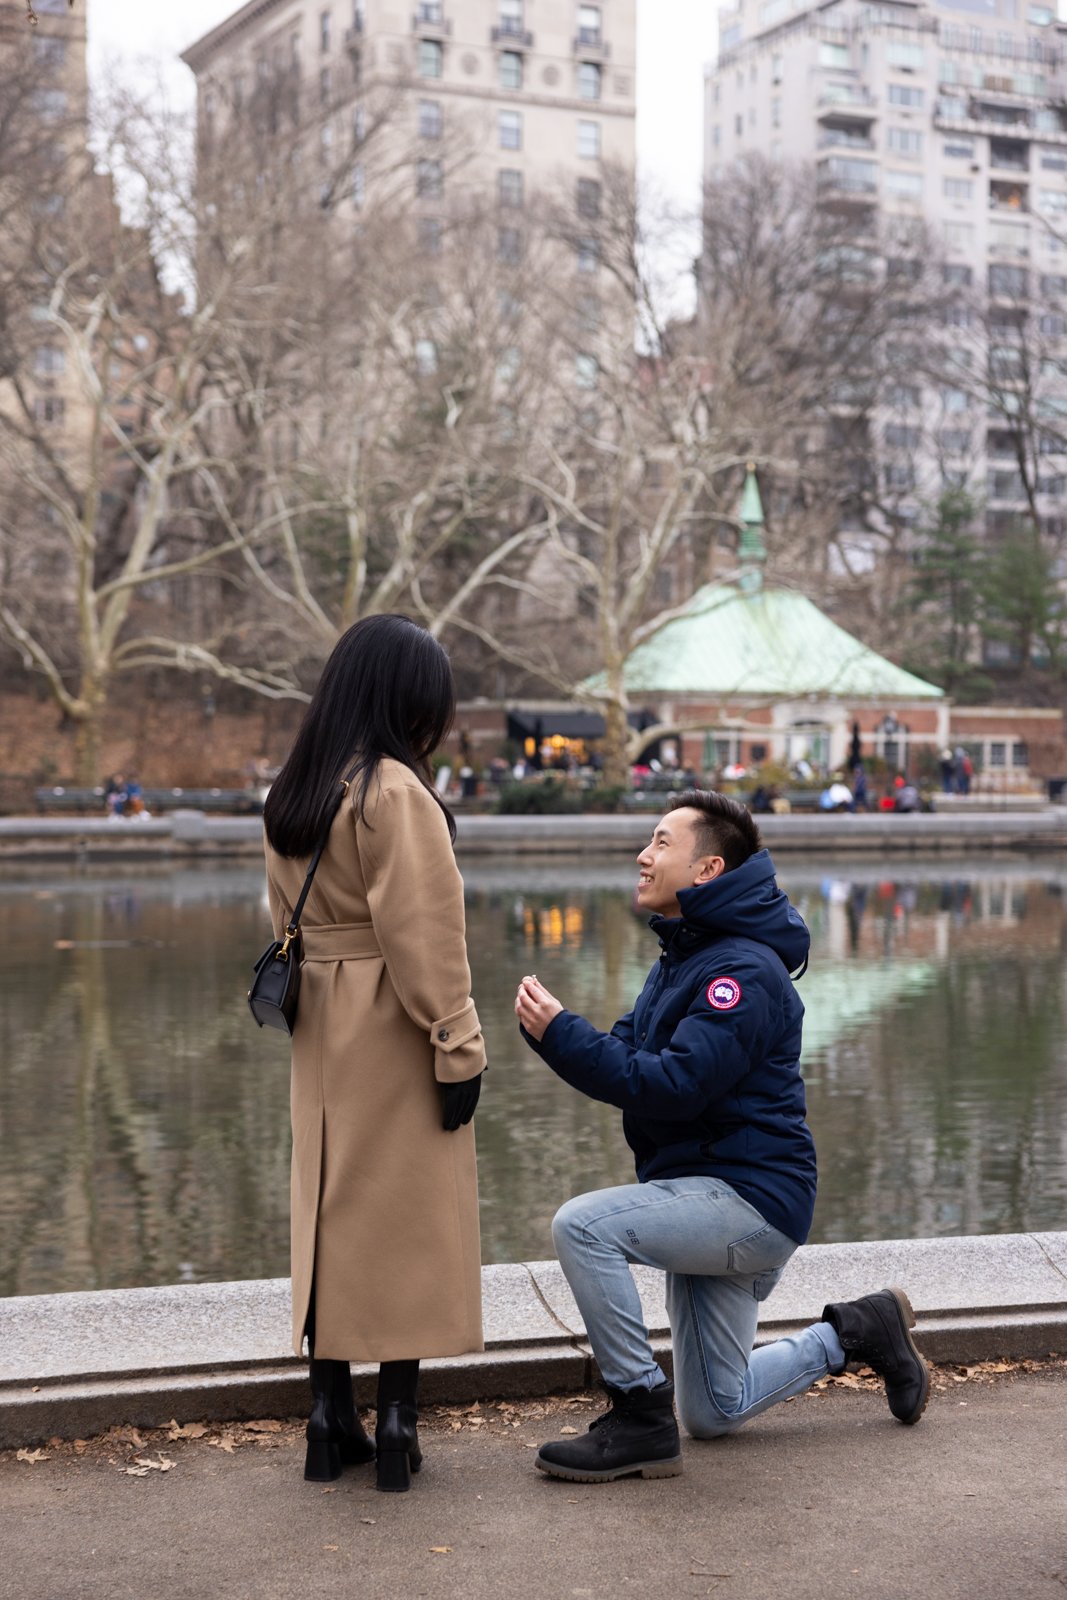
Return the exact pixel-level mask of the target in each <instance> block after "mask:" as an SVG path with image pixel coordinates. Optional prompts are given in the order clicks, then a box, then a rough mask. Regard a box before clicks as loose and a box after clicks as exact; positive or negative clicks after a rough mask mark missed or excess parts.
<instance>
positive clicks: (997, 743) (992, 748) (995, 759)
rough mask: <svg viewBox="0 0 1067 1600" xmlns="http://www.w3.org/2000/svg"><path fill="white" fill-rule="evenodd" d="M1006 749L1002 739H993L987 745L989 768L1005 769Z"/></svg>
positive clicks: (1006, 761)
mask: <svg viewBox="0 0 1067 1600" xmlns="http://www.w3.org/2000/svg"><path fill="white" fill-rule="evenodd" d="M1007 757H1008V747H1007V745H1006V744H1005V742H1004V741H1003V740H1002V739H993V740H991V741H990V745H989V765H990V766H991V767H1006V766H1007V764H1008V760H1007Z"/></svg>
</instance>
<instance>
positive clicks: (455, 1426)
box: [452, 1417, 463, 1433]
mask: <svg viewBox="0 0 1067 1600" xmlns="http://www.w3.org/2000/svg"><path fill="white" fill-rule="evenodd" d="M462 1426H463V1424H462V1422H460V1420H459V1418H458V1417H453V1418H452V1432H453V1433H458V1432H459V1430H460V1429H461V1428H462Z"/></svg>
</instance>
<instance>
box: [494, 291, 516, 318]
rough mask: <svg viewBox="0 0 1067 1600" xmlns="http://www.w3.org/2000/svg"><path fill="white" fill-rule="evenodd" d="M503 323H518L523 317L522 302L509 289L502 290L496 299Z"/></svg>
mask: <svg viewBox="0 0 1067 1600" xmlns="http://www.w3.org/2000/svg"><path fill="white" fill-rule="evenodd" d="M496 306H497V310H498V311H499V313H500V320H501V322H518V320H519V318H520V317H521V316H522V301H521V300H520V299H519V298H518V296H517V295H513V294H512V293H511V291H510V290H508V289H500V290H499V291H498V292H497V297H496Z"/></svg>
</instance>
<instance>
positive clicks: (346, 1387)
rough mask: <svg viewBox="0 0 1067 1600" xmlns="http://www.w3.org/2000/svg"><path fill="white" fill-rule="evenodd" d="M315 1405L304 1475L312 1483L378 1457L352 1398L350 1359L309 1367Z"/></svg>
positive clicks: (319, 1363)
mask: <svg viewBox="0 0 1067 1600" xmlns="http://www.w3.org/2000/svg"><path fill="white" fill-rule="evenodd" d="M308 1376H309V1378H310V1380H311V1395H312V1408H311V1416H310V1417H309V1418H308V1425H307V1442H308V1447H307V1456H306V1458H305V1461H304V1477H305V1478H308V1479H310V1481H311V1482H312V1483H329V1482H330V1481H331V1480H332V1479H334V1478H339V1477H340V1476H341V1468H342V1467H358V1466H362V1465H363V1464H364V1462H367V1461H373V1460H374V1446H373V1444H372V1443H371V1441H370V1440H369V1439H368V1438H367V1435H366V1433H365V1432H364V1430H363V1425H362V1423H361V1422H360V1420H359V1416H358V1414H357V1412H356V1406H355V1401H354V1400H353V1398H352V1370H351V1368H350V1367H349V1365H348V1362H347V1361H316V1360H315V1359H314V1358H312V1360H311V1363H310V1365H309V1368H308Z"/></svg>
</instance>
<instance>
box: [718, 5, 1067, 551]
mask: <svg viewBox="0 0 1067 1600" xmlns="http://www.w3.org/2000/svg"><path fill="white" fill-rule="evenodd" d="M720 27H721V31H720V55H719V59H718V61H717V63H716V64H715V66H714V67H712V68H709V69H708V71H707V73H706V81H705V152H704V157H705V171H706V173H707V175H708V177H709V178H715V177H721V176H723V175H724V174H725V173H727V172H728V171H729V169H730V167H731V164H732V163H734V162H735V161H737V159H738V158H740V157H742V156H744V155H745V153H746V152H759V153H761V154H762V155H764V156H767V157H770V158H771V159H772V160H783V161H784V160H789V161H800V162H807V163H814V164H815V167H816V170H817V173H818V182H819V192H820V195H821V196H822V197H824V198H825V202H826V203H827V204H833V205H836V206H839V207H843V208H847V209H848V210H849V211H850V212H851V214H852V216H853V219H854V228H855V235H856V251H855V254H856V262H857V270H859V269H862V270H863V272H864V273H866V274H868V275H872V274H873V275H874V276H875V277H876V278H877V276H879V275H892V274H894V273H895V274H897V275H898V277H899V276H900V275H905V276H906V274H907V272H908V271H909V270H914V271H915V272H918V271H919V270H921V264H919V265H917V264H915V263H914V262H913V263H911V265H910V266H909V262H908V260H907V255H908V249H907V239H908V234H909V227H910V228H912V229H913V230H915V231H914V235H913V236H914V237H915V238H916V239H918V238H919V237H920V231H919V225H921V227H922V228H923V229H925V230H926V232H925V238H926V239H927V240H931V239H932V241H933V243H934V246H935V249H936V252H937V256H938V258H939V260H940V265H939V268H938V271H939V276H940V278H941V281H942V285H943V305H942V307H941V310H940V313H939V314H940V320H941V326H942V329H943V332H942V333H941V335H940V336H939V339H940V342H941V343H943V344H944V346H945V354H946V358H947V359H946V364H945V373H946V375H945V376H943V377H942V378H941V380H940V381H939V382H933V381H930V379H929V378H925V379H924V377H923V376H922V373H921V365H922V364H921V362H917V369H916V371H915V372H914V373H913V374H912V375H911V376H910V377H907V378H906V380H905V381H904V382H901V383H897V384H895V385H894V386H893V388H892V390H891V391H890V392H887V393H884V394H882V395H881V396H880V403H879V405H878V406H877V407H876V408H875V410H874V411H873V413H872V437H871V440H870V448H871V455H872V464H873V469H874V471H875V472H876V473H877V481H878V488H879V497H880V498H881V500H882V502H883V504H887V503H888V504H891V505H892V506H893V508H894V515H896V516H898V517H899V519H900V521H901V522H902V523H904V524H905V525H906V524H908V523H914V522H915V521H916V520H918V519H919V518H920V516H921V515H922V514H923V512H922V508H923V507H924V506H926V507H929V506H930V505H931V504H932V503H933V502H934V501H935V500H936V499H937V497H938V494H939V493H940V491H941V489H942V488H943V487H945V486H946V485H948V484H958V485H960V486H965V487H967V488H968V490H969V491H970V492H971V493H972V494H974V496H975V497H976V499H977V500H978V501H979V502H980V503H981V504H982V506H983V508H984V517H985V522H986V528H987V531H988V532H989V533H990V534H991V535H993V536H995V535H996V534H997V533H998V532H1004V531H1006V530H1007V529H1008V528H1009V527H1010V526H1011V525H1012V523H1013V522H1015V521H1016V520H1017V519H1018V518H1019V517H1020V516H1021V515H1023V514H1026V513H1029V515H1031V516H1034V514H1035V512H1036V515H1037V517H1038V519H1039V521H1040V523H1041V525H1042V526H1043V528H1044V530H1045V531H1046V532H1048V533H1051V534H1054V535H1057V536H1059V535H1062V534H1064V533H1065V532H1067V520H1065V518H1064V515H1063V510H1064V505H1063V497H1064V491H1065V489H1067V454H1065V453H1064V441H1065V436H1067V428H1065V427H1064V417H1065V415H1067V360H1064V359H1063V358H1064V357H1067V344H1064V343H1063V336H1064V335H1065V334H1067V315H1065V311H1067V107H1065V104H1064V95H1065V92H1067V72H1065V64H1064V63H1065V46H1067V25H1065V24H1062V23H1060V22H1059V21H1058V20H1057V13H1056V9H1055V7H1054V6H1053V5H1046V4H1041V3H1037V0H940V3H935V0H873V3H866V0H832V3H831V4H829V5H826V4H822V5H818V6H814V5H811V4H808V3H806V0H799V3H798V0H741V3H740V5H737V6H730V7H728V8H726V9H724V10H722V11H721V12H720ZM887 231H889V232H891V233H892V232H895V236H896V237H897V239H898V240H901V241H903V243H902V245H901V247H900V248H899V251H898V252H897V258H896V259H891V258H890V257H889V256H888V255H887V253H886V247H885V243H884V241H885V237H886V233H887ZM876 237H877V238H878V239H879V240H880V241H881V243H880V245H879V247H878V248H877V249H875V248H874V247H873V243H874V241H875V239H876ZM876 257H877V259H876ZM954 361H955V372H956V374H957V376H956V377H955V378H954V377H953V375H952V374H953V362H954ZM1042 418H1045V419H1046V420H1047V422H1048V431H1047V433H1042V430H1041V425H1040V424H1041V419H1042ZM1024 426H1025V428H1027V429H1028V430H1029V432H1028V436H1027V438H1026V439H1025V440H1024V441H1023V450H1022V453H1023V455H1032V457H1033V460H1032V462H1031V467H1032V472H1031V474H1030V476H1029V481H1028V482H1026V481H1024V477H1025V476H1026V470H1027V469H1026V468H1025V467H1021V466H1020V437H1019V436H1020V429H1021V428H1023V427H1024ZM858 542H860V541H858Z"/></svg>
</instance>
